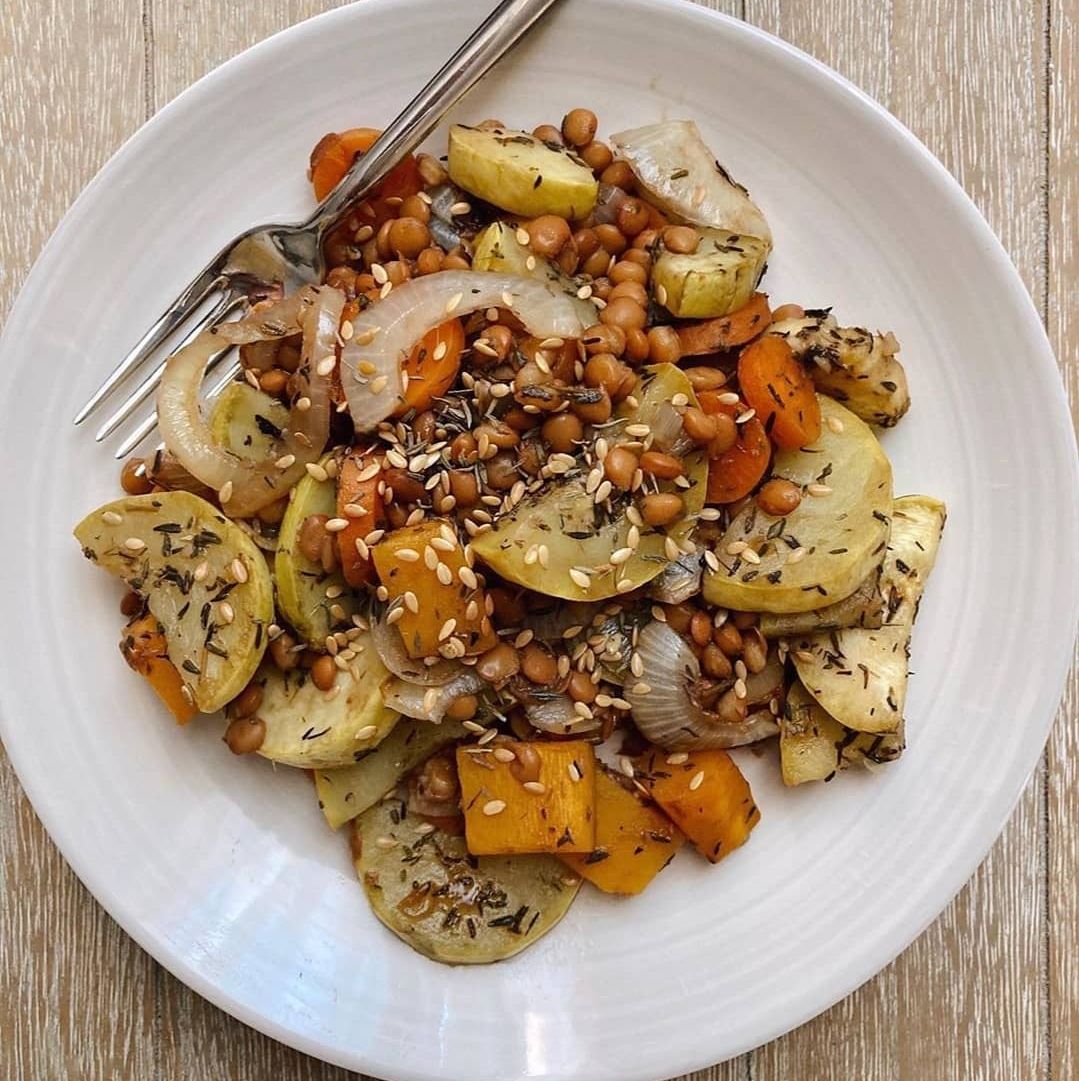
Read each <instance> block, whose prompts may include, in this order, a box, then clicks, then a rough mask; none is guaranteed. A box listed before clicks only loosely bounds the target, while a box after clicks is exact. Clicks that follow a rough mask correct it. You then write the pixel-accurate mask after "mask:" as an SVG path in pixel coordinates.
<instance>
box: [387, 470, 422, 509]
mask: <svg viewBox="0 0 1079 1081" xmlns="http://www.w3.org/2000/svg"><path fill="white" fill-rule="evenodd" d="M382 479H383V480H384V481H385V482H386V487H387V488H392V489H393V501H394V502H395V503H415V502H417V501H418V500H420V499H423V497H424V495H425V491H424V487H423V481H422V480H418V479H417V478H416V477H414V476H412V474H411V473H409V472H408V470H407V469H398V468H397V467H396V466H390V467H389V468H388V469H384V470H383V471H382Z"/></svg>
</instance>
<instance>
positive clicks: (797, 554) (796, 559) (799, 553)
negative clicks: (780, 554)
mask: <svg viewBox="0 0 1079 1081" xmlns="http://www.w3.org/2000/svg"><path fill="white" fill-rule="evenodd" d="M805 557H806V550H805V549H804V548H795V549H794V551H793V552H791V554H790V555H789V556H787V562H788V563H801V562H802V560H803V559H805Z"/></svg>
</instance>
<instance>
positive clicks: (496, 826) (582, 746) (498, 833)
mask: <svg viewBox="0 0 1079 1081" xmlns="http://www.w3.org/2000/svg"><path fill="white" fill-rule="evenodd" d="M512 749H513V750H514V753H515V756H516V757H515V758H514V760H513V761H512V762H502V761H500V760H499V759H498V758H495V757H494V755H493V754H492V753H484V751H483V748H475V747H471V748H470V747H458V748H457V775H458V777H459V778H460V781H461V806H462V807H463V809H464V813H465V837H466V838H467V840H468V850H469V852H471V853H472V854H473V855H474V856H489V855H497V856H501V855H512V854H514V853H526V852H552V853H556V854H560V853H565V852H591V851H592V849H593V848H594V847H595V841H596V837H595V829H596V821H595V803H596V761H595V755H594V754H593V751H592V744H591V743H586V742H584V741H583V740H564V741H560V742H554V741H552V742H549V743H517V744H514V746H513V748H512ZM480 759H482V761H480ZM526 785H528V786H529V787H527V788H526V787H525V786H526Z"/></svg>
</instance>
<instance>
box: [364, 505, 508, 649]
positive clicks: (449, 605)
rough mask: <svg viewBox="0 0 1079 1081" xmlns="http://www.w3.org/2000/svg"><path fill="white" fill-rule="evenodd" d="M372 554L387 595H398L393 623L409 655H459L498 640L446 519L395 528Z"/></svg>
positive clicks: (395, 598) (491, 645)
mask: <svg viewBox="0 0 1079 1081" xmlns="http://www.w3.org/2000/svg"><path fill="white" fill-rule="evenodd" d="M372 555H373V557H374V560H375V569H376V570H377V571H378V577H379V580H380V581H381V582H382V584H383V585H384V586H385V587H386V590H387V592H388V593H389V595H390V599H391V600H397V599H398V598H400V599H401V601H402V612H403V615H402V616H401V617H400V619H398V621H397V629H398V630H399V631H400V632H401V641H402V642H404V645H405V650H406V652H407V653H408V655H409V656H410V657H433V656H435V655H436V654H442V655H443V656H446V657H463V656H465V655H466V654H474V653H484V652H486V651H487V650H489V649H491V648H492V647H493V646H495V645H497V643H498V639H497V638H496V637H495V633H494V629H493V628H492V626H491V620H490V619H489V618H488V616H487V611H486V609H485V607H484V603H485V597H484V592H483V589H482V587H480V586H479V585H478V584H477V583H476V579H475V576H474V575H473V573H472V568H471V567H469V565H468V561H467V560H466V559H465V553H464V549H463V548H462V547H461V544H460V542H459V541H458V539H457V531H456V530H455V529H454V528H453V526H452V525H451V524H450V523H449V522H447V521H445V520H444V519H439V518H432V519H429V520H428V521H425V522H420V523H419V524H418V525H413V526H404V527H403V528H402V529H395V530H394V531H393V532H392V533H390V534H388V535H387V536H386V537H384V538H383V539H382V540H381V541H380V542H379V543H378V544H377V545H375V547H374V549H373V550H372Z"/></svg>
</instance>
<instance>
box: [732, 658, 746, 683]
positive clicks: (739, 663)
mask: <svg viewBox="0 0 1079 1081" xmlns="http://www.w3.org/2000/svg"><path fill="white" fill-rule="evenodd" d="M734 674H735V676H736V677H737V678H738V679H745V678H746V676H747V675H748V674H749V670H748V669H747V668H746V662H745V661H743V660H742V659H741V658H740V657H739V658H738V660H736V661H735V662H734Z"/></svg>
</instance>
